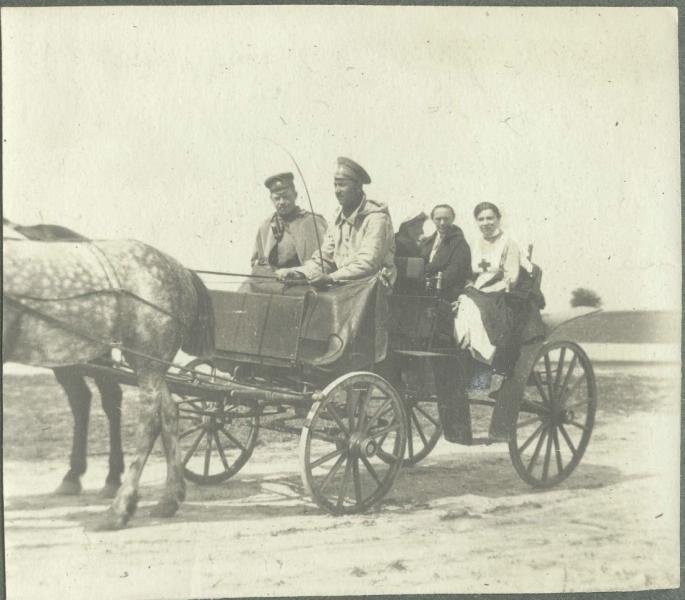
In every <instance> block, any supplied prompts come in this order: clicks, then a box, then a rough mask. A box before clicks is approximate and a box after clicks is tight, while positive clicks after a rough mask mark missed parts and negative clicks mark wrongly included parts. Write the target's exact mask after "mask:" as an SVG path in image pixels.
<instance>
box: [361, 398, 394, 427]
mask: <svg viewBox="0 0 685 600" xmlns="http://www.w3.org/2000/svg"><path fill="white" fill-rule="evenodd" d="M381 411H383V412H381ZM391 411H392V401H391V400H389V399H388V401H387V402H385V403H383V404H381V405H380V406H379V407H378V408H377V409H376V412H375V413H373V415H372V416H371V418H370V419H369V421H368V423H367V424H366V427H367V429H370V428H371V426H372V425H373V424H374V423H375V422H376V421H377V420H378V419H380V418H381V417H382V416H384V415H386V414H388V413H389V412H391Z"/></svg>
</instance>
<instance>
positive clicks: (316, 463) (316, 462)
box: [311, 450, 342, 469]
mask: <svg viewBox="0 0 685 600" xmlns="http://www.w3.org/2000/svg"><path fill="white" fill-rule="evenodd" d="M340 454H342V450H333V452H329V453H328V454H326V455H325V456H322V457H321V458H317V459H316V460H313V461H312V462H311V467H312V469H315V468H316V467H318V466H319V465H322V464H323V463H325V462H328V461H329V460H331V459H332V458H335V457H336V456H340Z"/></svg>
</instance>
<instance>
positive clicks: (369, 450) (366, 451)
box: [348, 433, 378, 458]
mask: <svg viewBox="0 0 685 600" xmlns="http://www.w3.org/2000/svg"><path fill="white" fill-rule="evenodd" d="M377 451H378V443H377V442H376V440H374V439H373V438H370V437H365V436H362V435H360V434H359V433H353V434H352V435H351V436H350V440H349V442H348V452H349V454H350V455H351V456H356V457H362V456H363V457H365V458H370V457H372V456H374V455H375V454H376V452H377Z"/></svg>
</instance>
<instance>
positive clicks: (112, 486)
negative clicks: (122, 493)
mask: <svg viewBox="0 0 685 600" xmlns="http://www.w3.org/2000/svg"><path fill="white" fill-rule="evenodd" d="M120 485H121V484H120V483H109V482H108V483H105V486H104V487H103V488H102V489H101V490H100V498H114V497H115V496H116V495H117V490H118V489H119V486H120Z"/></svg>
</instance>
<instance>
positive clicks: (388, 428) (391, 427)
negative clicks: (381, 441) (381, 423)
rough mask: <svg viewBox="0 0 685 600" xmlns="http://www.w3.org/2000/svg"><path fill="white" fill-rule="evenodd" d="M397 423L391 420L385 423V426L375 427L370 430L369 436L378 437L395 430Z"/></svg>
mask: <svg viewBox="0 0 685 600" xmlns="http://www.w3.org/2000/svg"><path fill="white" fill-rule="evenodd" d="M398 425H399V423H397V421H394V420H393V421H392V422H391V423H390V424H389V425H386V426H385V427H382V428H381V429H376V430H375V431H373V432H372V431H370V432H369V437H370V438H373V439H376V438H377V437H380V436H386V435H388V434H389V433H391V432H393V431H397V427H398Z"/></svg>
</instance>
